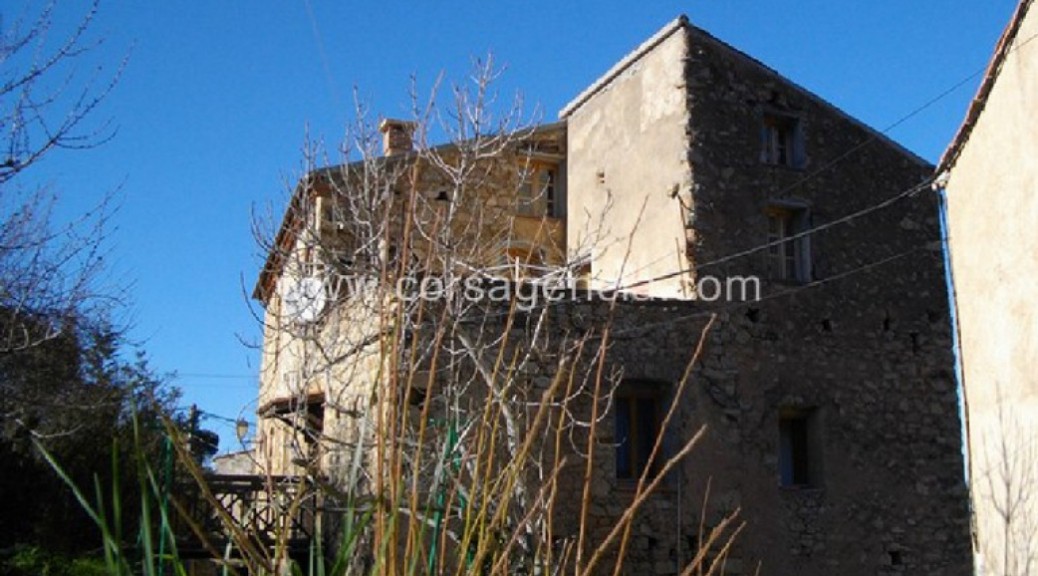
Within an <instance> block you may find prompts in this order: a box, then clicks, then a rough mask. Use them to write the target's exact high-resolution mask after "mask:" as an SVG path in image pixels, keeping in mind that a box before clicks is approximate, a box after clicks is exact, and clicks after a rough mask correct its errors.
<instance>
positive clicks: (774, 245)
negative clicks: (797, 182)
mask: <svg viewBox="0 0 1038 576" xmlns="http://www.w3.org/2000/svg"><path fill="white" fill-rule="evenodd" d="M809 224H810V214H809V212H808V210H807V208H806V207H800V206H773V207H771V208H769V209H768V253H767V254H768V273H769V275H770V276H771V278H774V279H776V280H788V281H792V282H810V281H811V242H810V236H809V235H807V234H804V232H806V231H807V230H808V227H809Z"/></svg>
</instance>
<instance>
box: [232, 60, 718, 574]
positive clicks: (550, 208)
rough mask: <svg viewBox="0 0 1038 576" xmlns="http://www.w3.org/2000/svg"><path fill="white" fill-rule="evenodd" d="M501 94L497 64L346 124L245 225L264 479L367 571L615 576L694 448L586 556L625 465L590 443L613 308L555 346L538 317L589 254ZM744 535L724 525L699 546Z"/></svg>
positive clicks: (544, 318) (603, 385) (545, 134)
mask: <svg viewBox="0 0 1038 576" xmlns="http://www.w3.org/2000/svg"><path fill="white" fill-rule="evenodd" d="M498 74H499V72H498V70H497V69H496V68H495V67H494V65H493V61H492V59H490V58H488V59H487V60H485V61H480V62H477V64H476V66H475V68H474V71H473V73H472V74H471V75H470V78H469V82H468V83H466V84H463V85H453V86H450V87H448V88H447V89H443V88H442V87H441V86H439V84H440V83H439V82H438V83H437V86H436V88H434V90H433V92H432V96H431V97H430V98H429V99H427V100H423V99H421V98H420V97H419V96H418V90H417V88H412V101H413V109H412V118H411V119H409V120H408V121H393V120H384V119H383V120H381V121H379V122H376V121H374V120H372V119H371V116H370V115H369V113H368V111H367V110H366V109H365V108H364V107H363V106H361V105H358V107H357V121H356V124H355V125H353V126H351V128H350V130H348V134H347V137H346V140H345V144H344V146H343V149H342V150H341V152H342V154H343V158H342V161H341V162H339V163H335V164H332V163H330V162H329V160H328V158H326V157H324V156H323V155H322V154H321V152H320V151H319V150H315V149H313V148H309V149H308V156H307V159H306V166H305V176H304V178H303V179H302V180H301V181H300V182H299V184H298V185H297V186H296V187H295V188H294V189H293V193H292V197H291V200H290V202H289V207H288V210H287V212H286V214H285V216H284V219H283V220H282V221H281V223H280V225H279V226H277V227H276V228H274V229H272V227H270V226H269V225H268V226H262V225H260V226H257V231H258V238H259V240H260V242H261V246H262V247H263V250H264V252H265V253H266V254H267V262H266V265H265V268H264V270H263V273H262V275H261V279H260V282H259V284H258V286H257V291H256V294H255V295H256V296H257V297H258V298H259V299H260V300H262V301H263V302H264V304H265V310H264V311H263V312H262V316H261V320H262V321H263V329H264V349H263V355H264V373H263V375H262V381H263V384H262V387H261V391H260V414H261V417H262V419H261V420H262V423H261V430H260V436H261V441H260V443H259V445H258V446H257V450H256V452H257V461H258V464H259V465H260V467H261V469H262V470H264V471H265V472H268V473H271V474H275V475H277V474H286V473H287V474H297V475H298V474H303V475H306V476H308V477H310V478H313V479H314V481H315V482H317V483H318V484H319V485H321V486H322V487H323V489H324V490H323V494H324V495H325V496H326V498H327V503H326V505H325V507H324V508H325V509H326V510H336V511H337V512H338V514H337V516H336V518H338V529H339V532H340V534H346V535H345V536H342V535H340V537H339V544H340V546H341V547H343V546H344V547H345V548H346V549H347V556H348V557H350V558H351V559H352V560H351V562H352V565H353V566H354V567H355V568H356V569H358V570H362V571H367V570H370V569H374V570H376V571H378V572H385V573H396V572H397V571H399V570H403V571H413V570H420V571H423V572H424V571H427V572H429V573H434V572H435V573H445V572H448V571H450V572H471V571H488V572H492V573H502V574H504V573H509V574H510V573H559V572H561V571H563V570H565V571H572V572H574V573H589V572H592V571H595V570H597V569H601V568H602V567H603V566H605V565H606V564H607V563H609V562H615V563H616V568H617V570H619V569H620V567H621V566H622V562H623V557H624V553H623V550H624V543H625V542H626V540H627V539H628V538H629V537H630V529H629V527H630V525H631V523H632V522H633V521H634V518H635V514H636V512H637V510H638V508H639V507H640V506H641V505H642V504H643V503H644V502H645V501H646V499H647V498H648V496H649V495H650V494H651V493H652V492H653V491H654V490H655V489H656V488H657V487H658V486H659V483H660V482H661V481H662V479H663V477H664V476H665V475H666V472H667V471H668V470H669V469H671V468H673V467H674V466H676V465H677V464H678V463H679V462H681V461H682V459H683V458H684V457H685V456H686V455H687V454H688V452H689V451H690V450H691V449H692V447H693V446H694V445H695V444H696V443H697V442H698V440H699V439H700V437H701V435H702V432H701V431H700V433H699V434H690V435H689V437H687V438H682V439H681V440H680V442H679V443H678V446H677V447H676V449H675V450H674V451H673V452H672V453H669V454H664V450H663V447H662V445H663V442H662V431H661V433H660V436H659V437H658V438H656V439H655V444H654V446H653V456H652V457H651V458H650V459H651V460H653V461H654V462H655V465H654V466H653V467H652V469H653V471H652V472H651V473H650V470H649V467H646V468H645V471H644V473H643V474H642V475H641V477H640V478H639V482H638V486H637V490H636V492H635V498H634V502H633V503H632V504H631V506H630V508H629V509H628V512H627V513H625V514H623V515H621V516H620V517H618V518H615V519H614V521H615V524H613V525H611V529H605V530H603V529H602V527H601V526H598V527H595V530H594V532H595V534H594V538H592V536H591V530H590V529H589V530H588V534H587V538H585V530H584V527H585V526H589V525H590V523H591V519H590V517H589V516H590V514H591V513H590V511H589V499H588V495H587V494H588V493H587V491H586V487H587V486H588V485H589V483H590V482H592V481H593V478H592V477H591V475H590V472H592V471H593V470H594V469H595V468H596V466H599V467H600V464H595V458H596V454H597V457H599V458H601V457H602V454H603V453H605V454H608V453H610V451H611V450H614V449H615V448H614V447H613V446H609V445H603V444H602V443H601V442H600V441H598V437H599V436H600V434H599V433H598V432H597V427H599V426H600V425H602V423H603V422H604V421H605V420H606V418H608V417H609V416H608V415H609V414H610V411H611V407H612V404H613V395H614V392H615V390H616V387H617V385H618V384H619V380H620V377H621V375H622V374H621V372H620V370H618V369H617V368H616V367H613V366H611V365H609V364H608V363H607V362H606V361H605V360H606V355H607V353H608V350H609V347H610V345H611V341H610V337H609V329H608V326H609V319H608V316H609V314H610V313H611V307H610V306H608V305H607V306H603V307H601V308H600V309H599V310H600V312H601V314H602V315H603V317H602V318H601V322H599V323H597V324H596V325H595V326H594V328H589V329H586V330H576V329H569V330H559V328H558V326H556V325H553V324H552V322H551V319H552V318H553V316H552V314H551V311H550V308H551V306H545V305H538V304H537V302H540V303H541V304H544V303H547V302H549V301H550V300H551V299H552V294H553V293H558V294H561V293H562V292H566V291H569V292H572V291H573V290H574V289H575V288H576V287H577V286H579V285H581V283H583V282H586V281H587V280H588V279H587V278H586V277H583V276H582V275H584V274H585V273H586V272H585V267H584V264H583V263H582V262H581V261H580V260H578V259H573V258H572V255H573V254H574V253H576V254H581V253H583V252H584V251H585V250H582V249H579V248H578V249H576V250H574V249H572V247H571V248H570V249H569V250H567V247H566V246H565V243H564V236H563V233H564V230H563V225H562V221H561V219H559V218H555V217H554V216H557V214H556V213H555V212H554V210H556V206H557V204H558V203H559V202H560V201H561V199H560V197H559V194H560V193H561V190H560V189H559V188H558V186H560V183H559V181H558V172H557V171H556V170H557V166H558V164H559V163H560V162H561V161H562V160H563V159H564V154H565V148H564V147H565V138H564V132H563V131H562V129H561V127H560V126H553V125H546V126H537V125H535V124H534V123H531V122H528V121H527V120H526V119H525V117H524V115H523V114H522V113H521V109H522V108H521V102H520V101H518V100H516V101H514V102H512V103H510V104H509V105H505V106H504V112H502V113H495V110H498V109H499V108H500V106H499V105H498V102H497V101H496V94H495V93H494V92H493V83H494V80H495V79H496V78H497V76H498ZM443 93H447V94H449V98H448V102H447V103H446V104H444V105H440V104H439V103H438V101H437V96H439V95H441V94H443ZM434 139H436V140H440V141H446V142H447V144H444V145H436V146H434V145H431V144H430V142H431V141H432V140H434ZM318 165H326V166H327V165H331V167H328V168H318V167H317V166H318ZM590 236H591V237H592V238H594V237H595V235H593V234H592V235H590ZM555 291H558V292H555ZM538 299H539V300H538ZM257 316H258V317H259V316H260V314H259V313H258V314H257ZM690 361H694V359H690ZM686 381H687V377H686ZM684 388H685V382H682V383H681V384H680V385H679V386H678V387H677V391H676V394H675V395H674V402H675V404H676V403H678V402H680V401H681V397H682V392H683V390H684ZM673 414H674V410H673V409H672V410H671V411H669V412H668V413H667V415H666V418H665V419H664V421H663V428H664V429H665V428H666V426H667V425H668V424H669V423H670V421H671V420H672V416H673ZM657 472H658V474H657ZM581 487H584V491H583V497H582V498H581V497H576V496H577V495H578V494H581ZM560 516H568V520H574V519H575V521H573V522H569V527H567V528H565V529H563V528H561V527H559V526H558V523H557V521H558V519H559V517H560ZM578 525H579V529H578V528H577V526H578ZM324 528H325V530H329V529H330V526H329V525H328V524H327V523H326V524H325V526H324ZM736 530H737V526H736V525H735V523H734V521H733V520H731V519H728V520H726V521H725V523H724V524H723V526H721V529H720V530H718V531H717V532H716V534H712V535H711V536H710V537H709V538H704V546H705V547H707V548H709V547H711V546H714V545H716V544H718V543H724V542H727V541H728V538H730V537H731V534H732V532H734V531H736ZM251 549H253V550H255V551H256V553H257V554H258V555H259V556H261V557H257V558H254V560H255V561H257V562H258V563H260V564H263V565H265V566H268V567H270V566H277V565H279V564H280V563H281V561H282V560H283V552H275V553H274V556H273V557H269V556H265V555H264V554H263V553H262V552H261V551H260V549H259V547H251ZM725 550H727V548H724V547H722V553H720V554H719V555H718V557H723V556H724V553H723V551H725ZM279 554H282V555H279ZM704 558H705V556H704V555H700V556H699V557H698V560H696V563H697V565H701V567H703V566H705V565H703V562H704ZM719 565H720V564H718V566H719ZM706 568H709V566H706V567H704V568H703V573H704V574H705V573H708V572H707V571H706Z"/></svg>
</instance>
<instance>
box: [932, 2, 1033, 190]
mask: <svg viewBox="0 0 1038 576" xmlns="http://www.w3.org/2000/svg"><path fill="white" fill-rule="evenodd" d="M1031 4H1033V1H1032V0H1020V2H1019V3H1018V4H1017V5H1016V10H1015V11H1014V12H1013V16H1012V17H1011V18H1010V19H1009V23H1008V24H1006V27H1005V30H1003V31H1002V36H1000V37H999V39H998V43H996V44H995V51H994V54H992V55H991V60H990V61H989V62H988V67H987V69H985V71H984V79H983V80H981V82H980V86H979V87H978V88H977V93H976V95H975V96H974V97H973V100H971V101H970V106H969V109H967V110H966V117H965V119H963V121H962V124H960V125H959V129H958V131H956V132H955V137H954V138H952V140H951V143H949V144H948V148H947V149H945V151H944V154H942V155H941V159H940V161H939V162H938V163H937V174H941V173H943V172H946V171H948V170H951V168H952V166H954V165H955V162H956V161H957V160H958V159H959V154H961V153H962V148H963V146H965V145H966V142H967V141H968V140H969V138H970V135H971V134H972V133H973V128H974V127H975V126H976V125H977V120H978V119H979V118H980V114H981V113H982V112H983V111H984V108H985V107H986V106H987V101H988V96H990V95H991V91H992V90H993V89H994V87H995V81H996V80H997V79H998V75H999V73H1000V72H1001V71H1002V65H1003V64H1005V62H1006V58H1008V57H1009V54H1010V53H1011V52H1012V51H1013V48H1012V46H1013V43H1014V42H1015V41H1016V37H1017V34H1018V33H1019V32H1020V26H1021V25H1022V24H1023V22H1024V18H1025V17H1026V16H1027V11H1028V9H1029V8H1030V7H1031Z"/></svg>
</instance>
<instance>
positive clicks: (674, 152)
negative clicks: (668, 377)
mask: <svg viewBox="0 0 1038 576" xmlns="http://www.w3.org/2000/svg"><path fill="white" fill-rule="evenodd" d="M679 28H680V27H676V28H674V30H675V31H672V33H670V35H669V36H667V37H665V38H664V39H662V41H660V42H659V44H658V45H656V46H655V47H651V46H652V44H653V43H654V42H656V41H659V40H658V39H655V38H654V39H653V40H650V41H649V42H648V43H647V46H643V47H642V48H639V50H638V51H636V52H635V54H638V53H639V51H643V50H646V49H649V48H651V50H649V51H648V52H647V53H644V54H642V55H641V56H640V57H638V58H635V59H634V60H633V61H631V62H630V63H629V64H627V65H626V67H625V68H623V69H622V71H619V73H618V75H616V76H615V77H614V78H612V79H611V80H609V81H608V82H606V83H605V84H604V85H602V86H601V87H600V89H598V90H597V91H595V92H594V93H592V94H591V95H590V97H589V98H588V99H587V100H586V101H585V102H583V104H581V105H580V106H578V107H577V108H576V109H575V110H573V111H571V112H569V115H568V117H567V118H566V120H567V125H568V140H567V143H568V161H567V167H568V193H569V206H568V215H569V217H568V221H567V232H566V235H567V239H568V242H569V244H568V251H569V254H570V257H571V258H577V257H582V256H585V255H588V254H590V255H591V257H592V262H591V267H592V275H593V278H594V282H593V285H595V286H598V287H609V286H615V285H616V284H617V282H619V283H620V284H629V283H631V282H634V281H637V280H641V279H645V278H652V277H655V276H658V275H661V274H665V273H669V272H673V271H675V270H680V269H683V268H685V267H687V266H688V261H687V260H686V258H685V251H684V231H683V230H684V228H683V221H682V213H683V212H682V209H681V203H680V198H681V194H682V193H687V191H688V184H689V180H688V178H689V173H688V162H687V158H686V145H687V141H688V138H687V136H686V133H685V131H686V128H687V126H688V111H687V109H686V106H685V91H684V88H683V84H684V80H683V76H682V72H683V64H682V62H683V60H684V57H685V54H686V52H687V46H686V43H685V36H684V35H683V34H681V33H680V32H678V31H676V30H679ZM637 290H638V291H640V292H651V293H653V294H657V295H677V294H679V293H680V282H679V281H677V280H671V281H667V282H659V283H655V284H653V285H651V286H647V287H644V288H639V289H637Z"/></svg>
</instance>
